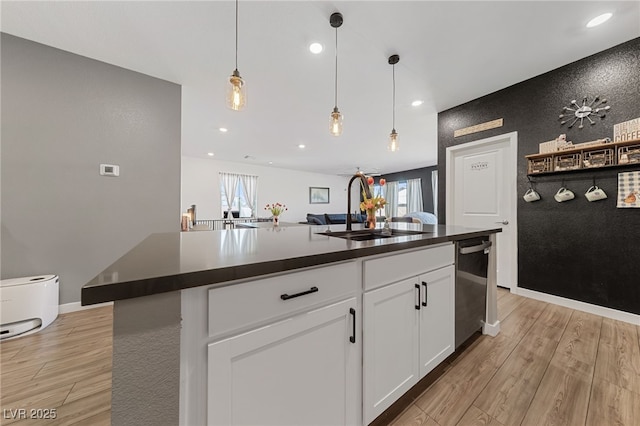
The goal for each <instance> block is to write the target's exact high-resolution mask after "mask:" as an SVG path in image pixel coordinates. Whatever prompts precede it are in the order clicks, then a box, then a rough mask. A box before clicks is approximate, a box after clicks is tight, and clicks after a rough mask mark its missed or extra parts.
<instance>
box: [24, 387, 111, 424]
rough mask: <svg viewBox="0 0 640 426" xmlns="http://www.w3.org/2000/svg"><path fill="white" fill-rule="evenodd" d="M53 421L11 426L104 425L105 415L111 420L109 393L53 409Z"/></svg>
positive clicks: (29, 421)
mask: <svg viewBox="0 0 640 426" xmlns="http://www.w3.org/2000/svg"><path fill="white" fill-rule="evenodd" d="M55 409H56V419H55V420H36V419H26V420H21V421H18V422H15V423H13V426H32V425H43V424H46V425H47V426H49V425H51V426H54V425H55V426H70V425H74V426H77V425H87V426H88V425H94V424H108V423H106V418H107V413H108V414H109V415H108V417H109V422H110V418H111V413H110V410H111V391H103V392H100V393H96V394H94V395H91V396H90V397H87V398H82V399H79V400H77V401H74V402H72V403H69V404H64V405H59V406H57V407H55ZM94 421H95V423H94ZM45 422H46V423H45Z"/></svg>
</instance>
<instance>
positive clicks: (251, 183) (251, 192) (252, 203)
mask: <svg viewBox="0 0 640 426" xmlns="http://www.w3.org/2000/svg"><path fill="white" fill-rule="evenodd" d="M240 179H241V180H242V188H243V190H244V198H245V200H246V202H247V206H249V208H250V209H251V217H256V198H257V196H258V176H250V175H240Z"/></svg>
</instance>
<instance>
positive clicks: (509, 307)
mask: <svg viewBox="0 0 640 426" xmlns="http://www.w3.org/2000/svg"><path fill="white" fill-rule="evenodd" d="M524 301H525V298H524V297H520V296H516V295H515V294H513V293H507V294H504V295H503V296H502V297H501V298H499V299H498V320H500V321H504V320H505V318H507V317H508V316H509V314H511V312H513V310H514V309H515V308H517V307H518V306H519V305H520V304H521V303H522V302H524Z"/></svg>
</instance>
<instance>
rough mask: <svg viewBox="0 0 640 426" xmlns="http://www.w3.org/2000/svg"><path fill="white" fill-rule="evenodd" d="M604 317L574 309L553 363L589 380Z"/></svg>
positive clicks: (591, 375)
mask: <svg viewBox="0 0 640 426" xmlns="http://www.w3.org/2000/svg"><path fill="white" fill-rule="evenodd" d="M601 326H602V317H599V316H597V315H592V314H588V313H586V312H581V311H573V313H572V315H571V320H570V321H569V323H568V324H567V328H566V330H565V332H564V334H563V335H562V338H561V339H560V343H558V348H557V349H556V352H555V353H554V355H553V358H552V359H551V364H552V365H555V366H557V367H561V368H563V369H566V370H568V372H570V373H572V374H576V375H582V376H583V377H584V378H585V379H588V380H589V382H590V381H591V378H592V377H593V369H594V365H595V360H596V354H597V351H598V341H599V339H600V329H601Z"/></svg>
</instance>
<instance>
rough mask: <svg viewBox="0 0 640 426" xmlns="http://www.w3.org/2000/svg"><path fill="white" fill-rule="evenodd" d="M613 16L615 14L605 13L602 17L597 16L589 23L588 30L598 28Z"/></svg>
mask: <svg viewBox="0 0 640 426" xmlns="http://www.w3.org/2000/svg"><path fill="white" fill-rule="evenodd" d="M612 16H613V13H603V14H602V15H600V16H596V17H595V18H593V19H592V20H590V21H589V22H588V23H587V28H591V27H596V26H598V25H600V24H602V23H604V22H606V21H608V20H609V18H611V17H612Z"/></svg>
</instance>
